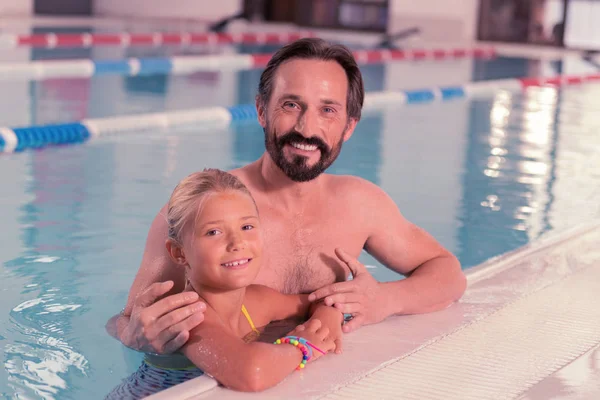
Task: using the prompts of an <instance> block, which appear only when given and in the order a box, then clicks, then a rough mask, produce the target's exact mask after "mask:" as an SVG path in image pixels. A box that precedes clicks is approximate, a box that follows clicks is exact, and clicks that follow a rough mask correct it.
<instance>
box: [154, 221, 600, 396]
mask: <svg viewBox="0 0 600 400" xmlns="http://www.w3.org/2000/svg"><path fill="white" fill-rule="evenodd" d="M599 241H600V224H598V223H596V224H594V225H588V226H586V227H578V228H576V229H574V230H571V231H569V232H564V233H562V234H561V235H559V236H556V235H554V236H548V237H546V238H544V239H541V240H538V241H537V242H535V243H533V244H531V245H528V246H526V247H523V248H521V249H519V250H517V251H514V252H512V253H509V254H507V255H504V256H500V257H497V258H495V259H492V260H490V261H487V262H486V263H484V264H482V265H480V266H478V267H475V268H473V269H471V270H470V271H469V272H468V281H469V287H468V290H467V292H466V293H465V295H464V296H463V298H462V299H461V300H460V302H458V303H457V304H454V305H453V306H451V307H449V308H447V309H446V310H444V311H440V312H436V313H431V314H425V315H412V316H400V317H392V318H389V319H387V320H386V321H384V322H382V323H380V324H377V325H372V326H367V327H363V328H362V329H360V330H358V331H356V332H354V333H352V334H348V335H347V336H346V337H345V346H344V353H343V354H342V355H331V356H328V357H325V358H322V359H321V360H319V361H318V362H315V363H314V364H312V365H310V366H309V368H307V369H306V370H304V371H302V372H296V373H293V374H292V375H291V376H290V377H289V378H288V379H286V380H285V381H284V382H282V383H281V384H280V385H278V386H276V387H274V388H271V389H269V390H267V391H265V392H262V393H257V394H252V393H238V392H233V391H230V390H227V389H224V388H221V387H214V386H215V384H214V381H212V380H211V379H210V378H207V377H200V378H197V380H192V381H190V382H187V383H185V384H183V385H180V386H178V387H175V388H172V389H170V390H167V391H164V392H161V393H159V394H157V395H155V396H152V397H151V398H152V399H154V400H156V399H171V398H173V399H174V398H178V399H217V398H218V399H224V400H228V399H246V398H248V399H251V398H257V399H258V398H260V399H279V398H286V399H301V398H302V399H307V398H310V399H366V398H369V399H392V398H402V399H412V398H414V399H461V400H462V399H486V398H489V399H528V400H537V399H592V398H600V307H599V306H600V301H599V300H598V297H597V293H599V292H600V247H599V246H598V245H597V244H598V243H599ZM202 387H204V388H205V389H206V390H207V391H206V392H204V393H201V394H200V393H199V392H200V391H202V390H203V389H202Z"/></svg>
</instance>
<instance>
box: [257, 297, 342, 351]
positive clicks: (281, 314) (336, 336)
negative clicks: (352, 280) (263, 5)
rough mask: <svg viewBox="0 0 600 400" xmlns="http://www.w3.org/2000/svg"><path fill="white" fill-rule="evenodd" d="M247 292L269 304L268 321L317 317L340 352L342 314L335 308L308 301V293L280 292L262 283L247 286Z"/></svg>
mask: <svg viewBox="0 0 600 400" xmlns="http://www.w3.org/2000/svg"><path fill="white" fill-rule="evenodd" d="M249 293H250V294H253V295H254V296H256V297H255V299H257V300H258V301H260V302H261V303H262V304H268V305H269V307H268V309H269V310H268V311H269V315H268V316H269V322H271V321H279V320H284V319H288V318H292V317H296V318H300V319H302V320H303V321H304V320H306V319H307V318H309V317H310V321H312V320H315V319H318V320H319V322H320V323H321V324H322V325H323V326H324V327H327V329H328V330H329V339H331V340H333V341H334V343H335V352H336V353H337V354H340V353H341V352H342V336H343V332H342V323H343V322H344V314H343V313H342V312H341V311H340V310H338V309H337V308H335V307H331V306H327V305H325V304H324V302H323V301H316V302H309V301H308V295H305V294H282V293H280V292H278V291H277V290H274V289H271V288H269V287H266V286H262V285H251V286H249V287H248V290H247V291H246V295H247V296H248V294H249ZM263 309H264V308H263ZM265 312H266V310H265ZM302 326H306V323H304V324H302V325H300V327H302ZM300 329H303V328H300Z"/></svg>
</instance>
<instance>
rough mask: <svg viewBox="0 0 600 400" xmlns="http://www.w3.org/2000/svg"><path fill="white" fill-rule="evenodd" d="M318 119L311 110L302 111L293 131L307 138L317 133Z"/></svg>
mask: <svg viewBox="0 0 600 400" xmlns="http://www.w3.org/2000/svg"><path fill="white" fill-rule="evenodd" d="M318 128H319V118H318V116H317V113H316V112H315V111H314V110H312V109H306V110H304V111H303V112H302V113H301V114H300V115H299V116H298V120H297V121H296V126H295V129H296V131H297V132H298V133H300V134H301V135H302V136H304V137H306V138H309V137H311V136H314V135H315V133H317V132H318V131H319V129H318Z"/></svg>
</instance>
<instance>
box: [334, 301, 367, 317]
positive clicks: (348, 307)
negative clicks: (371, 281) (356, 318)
mask: <svg viewBox="0 0 600 400" xmlns="http://www.w3.org/2000/svg"><path fill="white" fill-rule="evenodd" d="M335 308H336V309H338V310H340V311H341V312H342V313H344V314H352V315H354V314H358V313H361V312H362V311H363V305H362V304H361V303H335Z"/></svg>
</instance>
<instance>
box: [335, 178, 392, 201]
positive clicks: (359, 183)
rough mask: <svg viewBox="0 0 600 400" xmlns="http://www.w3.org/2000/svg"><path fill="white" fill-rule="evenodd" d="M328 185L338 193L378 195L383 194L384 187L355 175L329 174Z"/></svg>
mask: <svg viewBox="0 0 600 400" xmlns="http://www.w3.org/2000/svg"><path fill="white" fill-rule="evenodd" d="M327 178H328V182H327V186H328V187H329V189H330V190H332V191H335V193H337V194H353V195H361V196H376V195H380V194H383V193H384V192H383V189H381V188H380V187H379V186H377V185H376V184H374V183H373V182H371V181H368V180H366V179H364V178H361V177H358V176H354V175H332V174H328V175H327Z"/></svg>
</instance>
